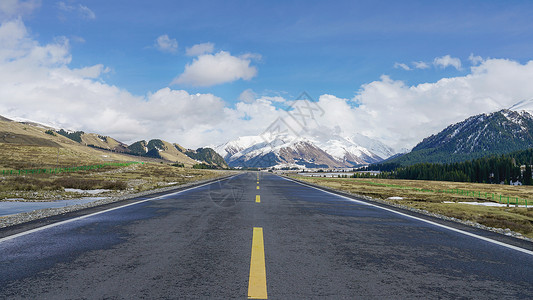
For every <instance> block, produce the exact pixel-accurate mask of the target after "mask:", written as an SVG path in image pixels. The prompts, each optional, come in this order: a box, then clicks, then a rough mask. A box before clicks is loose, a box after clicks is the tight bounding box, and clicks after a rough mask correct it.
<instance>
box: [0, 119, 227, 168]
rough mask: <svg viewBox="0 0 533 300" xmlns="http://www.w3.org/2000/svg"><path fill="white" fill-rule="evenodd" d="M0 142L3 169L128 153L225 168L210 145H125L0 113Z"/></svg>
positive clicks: (119, 156) (127, 158)
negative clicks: (189, 146)
mask: <svg viewBox="0 0 533 300" xmlns="http://www.w3.org/2000/svg"><path fill="white" fill-rule="evenodd" d="M0 145H2V148H1V149H2V152H3V153H1V154H0V159H1V160H0V167H3V168H19V169H20V168H27V167H29V166H35V165H39V166H40V165H50V166H53V165H60V164H61V165H65V164H66V165H76V164H79V162H94V163H97V162H99V161H109V160H123V161H131V160H135V158H134V157H132V156H131V155H136V156H140V157H143V159H142V160H153V159H159V160H165V161H168V162H175V163H180V164H183V165H185V166H187V167H192V166H193V165H195V164H198V163H205V164H208V165H213V166H216V167H220V168H226V167H227V164H226V162H225V161H224V159H223V158H222V157H221V156H220V155H218V154H217V153H216V152H215V151H214V150H212V149H210V148H199V149H198V150H188V149H185V148H184V147H182V146H180V145H178V144H172V143H169V142H166V141H163V140H159V139H153V140H150V141H149V142H146V141H139V142H135V143H133V144H131V145H129V146H128V145H126V144H124V143H122V142H120V141H118V140H116V139H114V138H112V137H109V136H104V135H100V134H96V133H85V132H83V131H67V130H64V129H59V130H57V129H52V128H50V127H48V126H44V125H42V124H40V123H38V122H33V121H31V122H28V121H24V122H16V121H12V120H10V119H8V118H4V117H2V116H0ZM54 148H55V150H53V149H54ZM102 151H104V152H102ZM66 153H68V160H67V159H66V157H67V155H66ZM15 158H16V159H15ZM18 158H20V159H18ZM67 161H68V163H67Z"/></svg>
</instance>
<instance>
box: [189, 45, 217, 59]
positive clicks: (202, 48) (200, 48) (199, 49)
mask: <svg viewBox="0 0 533 300" xmlns="http://www.w3.org/2000/svg"><path fill="white" fill-rule="evenodd" d="M214 50H215V44H213V43H202V44H196V45H194V46H192V47H189V48H187V50H185V53H186V54H187V55H188V56H198V55H202V54H207V53H213V51H214Z"/></svg>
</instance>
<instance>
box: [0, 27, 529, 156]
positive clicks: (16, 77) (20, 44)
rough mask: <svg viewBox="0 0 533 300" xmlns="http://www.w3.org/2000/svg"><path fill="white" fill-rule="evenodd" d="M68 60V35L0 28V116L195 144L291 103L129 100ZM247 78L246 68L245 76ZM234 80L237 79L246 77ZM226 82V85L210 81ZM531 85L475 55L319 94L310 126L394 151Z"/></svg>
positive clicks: (510, 100) (514, 70)
mask: <svg viewBox="0 0 533 300" xmlns="http://www.w3.org/2000/svg"><path fill="white" fill-rule="evenodd" d="M202 57H207V58H208V59H211V60H214V62H210V64H211V65H215V66H216V64H217V63H220V62H218V61H217V60H222V61H224V60H225V59H227V60H229V61H232V60H236V61H237V62H240V63H242V62H241V61H242V60H245V59H244V58H242V57H235V56H231V55H230V54H229V53H226V52H219V53H217V54H215V55H211V54H204V55H201V56H199V57H198V59H197V60H195V62H193V63H192V64H191V66H193V65H194V64H195V63H196V62H199V63H198V64H201V63H204V62H203V61H202ZM70 61H71V53H70V49H69V41H68V40H67V39H66V38H57V39H56V40H54V41H52V42H50V43H48V44H40V43H38V42H37V41H35V40H34V39H32V38H31V36H30V35H29V34H28V31H27V29H26V27H25V26H24V23H23V22H22V21H21V20H20V19H15V20H12V21H9V22H4V23H2V24H1V25H0V115H3V116H6V117H21V118H26V119H32V120H36V121H40V122H44V123H48V124H54V125H56V126H58V127H60V128H65V129H73V130H83V131H86V132H97V133H100V134H104V135H110V136H113V137H115V138H117V139H119V140H121V141H123V142H126V143H131V142H134V141H137V140H140V139H151V138H162V139H165V140H167V141H170V142H178V143H180V144H183V145H184V146H186V147H191V148H196V147H201V146H206V145H217V144H221V143H224V142H226V141H227V140H230V139H233V138H236V137H238V136H243V135H258V134H260V133H262V132H263V131H264V130H266V129H267V127H268V126H269V125H270V124H271V123H272V122H274V121H275V120H276V119H277V118H280V117H286V116H287V113H288V112H287V111H285V110H284V109H283V107H285V106H283V105H284V104H287V103H289V101H288V100H290V99H284V98H283V97H260V98H258V97H257V95H255V93H254V92H253V90H245V91H244V92H243V93H242V94H241V97H240V100H241V101H240V102H238V103H236V104H235V105H231V106H230V105H228V104H227V103H226V102H225V101H224V100H223V99H221V98H219V97H217V96H216V95H213V94H190V93H189V92H187V91H184V90H176V89H171V88H168V87H165V88H161V89H159V90H157V91H155V92H154V93H149V94H147V95H144V96H134V95H132V94H131V93H129V92H128V91H126V90H123V89H121V88H120V87H116V86H112V85H109V84H106V83H105V82H104V81H103V80H102V78H101V76H102V74H104V73H106V72H108V71H109V68H107V67H105V66H103V65H101V64H96V65H92V66H85V67H81V68H71V67H69V64H70ZM210 64H209V63H208V64H207V65H210ZM249 64H250V62H249V61H248V62H244V69H246V68H251V67H250V66H249ZM237 65H238V64H237ZM230 70H231V69H230ZM241 72H242V71H241ZM255 72H256V71H255V68H254V69H253V72H251V74H253V75H255ZM244 73H245V72H244ZM240 75H241V76H240V77H239V76H237V78H242V79H246V78H251V77H253V76H252V75H246V76H245V75H243V74H240ZM210 76H214V75H210ZM214 77H215V78H218V77H216V76H214ZM231 78H233V79H231V80H234V78H236V77H235V76H234V77H231ZM204 79H205V78H204ZM224 80H228V79H227V78H223V79H216V80H215V79H209V80H208V82H210V83H212V82H221V81H224ZM202 82H204V83H205V81H202ZM531 82H533V61H529V62H527V63H525V64H522V63H519V62H516V61H513V60H507V59H483V60H480V61H479V64H477V65H475V66H472V67H471V68H470V69H469V72H468V74H467V75H465V76H458V77H452V78H443V79H440V80H438V81H435V82H427V83H423V84H418V85H408V84H406V83H404V82H403V81H400V80H394V79H392V78H390V77H388V76H382V77H381V78H380V80H376V81H373V82H369V83H367V84H364V85H362V86H361V87H360V89H359V91H358V92H357V94H356V95H355V96H354V97H353V98H352V99H346V98H340V97H337V96H335V95H321V96H319V97H317V98H318V102H317V105H319V106H320V107H321V108H322V109H323V110H324V114H321V115H320V117H318V118H317V122H318V123H320V126H322V128H330V129H331V130H333V129H335V132H336V133H337V134H341V135H346V136H353V135H355V134H364V135H367V136H369V137H372V138H376V139H378V140H381V141H383V142H385V143H386V144H388V145H390V146H393V147H395V148H396V149H399V148H402V147H405V148H411V147H413V146H414V145H415V144H416V143H418V142H420V141H421V140H422V139H423V138H425V137H427V136H429V135H430V134H434V133H437V132H438V131H440V130H442V129H443V128H445V127H446V126H447V125H449V124H451V123H454V122H458V121H461V120H463V119H465V118H467V117H469V116H471V115H475V114H479V113H484V112H491V111H495V110H499V109H502V108H505V107H510V106H511V105H513V104H514V103H516V102H518V101H519V100H523V99H531V95H533V85H531V84H530V83H531Z"/></svg>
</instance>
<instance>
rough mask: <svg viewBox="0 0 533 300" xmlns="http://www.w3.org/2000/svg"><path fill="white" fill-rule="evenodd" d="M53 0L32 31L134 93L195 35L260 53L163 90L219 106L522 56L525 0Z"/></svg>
mask: <svg viewBox="0 0 533 300" xmlns="http://www.w3.org/2000/svg"><path fill="white" fill-rule="evenodd" d="M59 3H60V1H44V2H42V4H41V7H40V8H39V9H38V10H36V11H35V12H34V13H33V14H32V16H31V17H29V18H28V20H27V22H26V23H27V26H28V27H29V28H30V29H31V32H32V33H33V34H34V35H35V37H36V39H37V40H38V41H40V42H41V43H43V44H44V43H48V42H50V41H51V40H53V39H54V38H56V37H58V36H66V37H67V38H69V39H70V40H71V47H72V62H71V66H73V67H81V66H86V65H91V64H96V63H101V64H104V65H105V66H107V67H109V68H111V69H112V72H110V73H108V74H107V75H106V76H105V77H104V80H105V82H107V83H109V84H114V85H117V86H120V87H122V88H125V89H127V90H128V91H130V92H132V93H133V94H136V95H144V94H146V93H147V92H155V91H157V90H158V89H160V88H161V87H164V86H168V85H169V84H170V82H171V81H172V80H173V78H174V77H176V76H178V75H179V74H180V73H182V72H183V70H184V67H185V65H186V64H187V63H191V61H192V58H191V57H189V56H186V55H185V49H186V48H187V47H191V46H193V45H195V44H199V43H206V42H210V43H213V44H214V46H215V51H220V50H223V51H227V52H230V53H231V54H232V55H241V54H244V53H254V54H259V55H260V56H261V59H259V60H255V61H253V63H252V64H253V65H254V66H256V67H257V75H256V76H255V77H254V78H252V79H250V80H237V81H234V82H229V83H225V84H219V85H215V86H209V87H192V86H190V85H187V84H182V85H174V86H173V88H183V89H187V90H188V91H190V92H191V93H196V92H199V93H213V94H215V95H217V96H220V97H222V98H223V99H224V100H226V101H229V102H232V101H235V100H237V98H238V96H239V94H240V93H241V92H242V91H243V90H245V89H248V88H251V89H253V90H254V91H256V93H259V94H265V95H274V94H276V93H279V94H281V95H287V96H288V97H290V96H292V97H295V96H297V94H298V93H299V92H301V91H302V90H305V91H308V92H309V93H310V94H311V95H313V96H314V97H317V96H319V95H322V94H335V95H337V96H339V97H345V98H349V97H353V96H354V94H355V93H356V91H357V90H358V89H359V87H360V86H361V85H362V84H364V83H368V82H371V81H374V80H378V79H379V77H380V75H382V74H387V75H390V76H391V77H392V78H394V79H400V80H404V81H405V82H407V83H410V84H416V83H421V82H427V81H434V80H437V79H439V78H442V77H450V76H457V75H461V74H465V73H466V71H467V69H463V70H456V69H455V68H445V69H440V68H430V69H426V70H415V71H405V70H403V69H401V68H394V64H395V63H397V62H398V63H406V64H410V63H411V62H412V61H426V62H429V63H430V62H432V61H433V59H434V58H435V57H438V56H443V55H447V54H449V55H451V56H453V57H458V58H460V59H461V60H462V61H466V60H467V58H468V56H469V55H470V54H471V53H473V54H474V55H479V56H482V57H505V58H510V59H515V60H518V61H525V60H528V59H529V58H530V53H533V28H532V22H531V14H530V12H532V11H533V2H531V1H262V2H260V1H149V2H147V1H94V0H92V1H63V3H65V5H67V6H72V7H74V8H73V9H72V10H71V11H65V10H64V9H61V7H60V5H59ZM80 6H84V7H86V8H87V9H89V10H90V11H92V12H93V13H94V18H89V17H87V16H86V15H85V14H84V12H83V11H79V7H80ZM165 34H166V35H168V36H169V38H170V39H175V40H176V41H177V43H178V49H177V52H176V53H164V52H163V53H162V52H161V51H158V50H157V49H156V48H155V47H154V42H155V40H156V38H157V37H159V36H161V35H165ZM80 38H81V39H83V41H82V42H80V41H78V39H80Z"/></svg>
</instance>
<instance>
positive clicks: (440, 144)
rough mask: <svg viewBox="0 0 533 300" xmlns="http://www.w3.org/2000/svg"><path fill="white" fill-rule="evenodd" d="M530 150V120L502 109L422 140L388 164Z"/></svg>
mask: <svg viewBox="0 0 533 300" xmlns="http://www.w3.org/2000/svg"><path fill="white" fill-rule="evenodd" d="M531 147H533V116H532V115H531V114H529V113H528V112H526V111H521V112H516V111H511V110H508V109H504V110H501V111H498V112H494V113H490V114H480V115H477V116H473V117H470V118H468V119H466V120H464V121H462V122H459V123H456V124H453V125H450V126H448V127H447V128H446V129H444V130H443V131H441V132H439V133H438V134H436V135H432V136H430V137H428V138H425V139H424V140H423V141H422V142H420V143H419V144H418V145H416V146H415V147H414V148H413V150H412V151H411V152H410V153H407V154H405V155H403V156H401V157H398V158H396V159H390V160H388V161H387V162H390V163H399V164H402V165H411V164H415V163H419V162H433V163H451V162H460V161H465V160H470V159H475V158H479V157H483V156H488V155H493V154H505V153H510V152H513V151H519V150H525V149H528V148H531Z"/></svg>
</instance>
